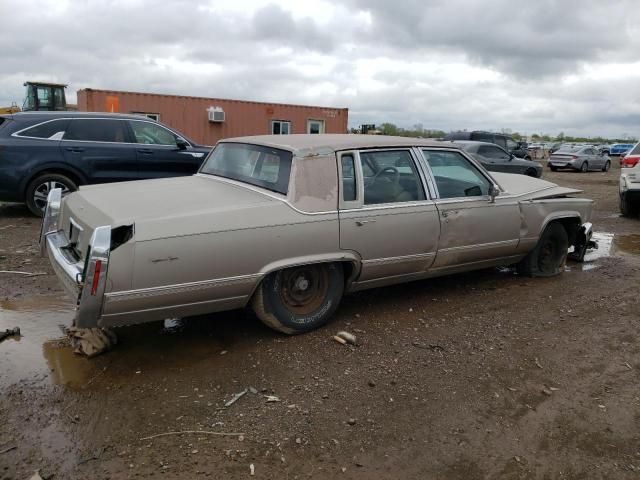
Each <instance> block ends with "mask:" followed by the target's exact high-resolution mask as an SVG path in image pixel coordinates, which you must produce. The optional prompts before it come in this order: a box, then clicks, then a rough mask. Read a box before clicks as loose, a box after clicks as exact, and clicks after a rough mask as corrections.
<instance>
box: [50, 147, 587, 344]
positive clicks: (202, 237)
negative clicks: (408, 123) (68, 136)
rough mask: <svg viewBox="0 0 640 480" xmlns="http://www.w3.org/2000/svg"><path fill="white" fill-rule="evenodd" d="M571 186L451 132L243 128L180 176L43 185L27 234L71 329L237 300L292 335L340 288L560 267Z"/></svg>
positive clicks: (575, 237)
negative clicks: (500, 159)
mask: <svg viewBox="0 0 640 480" xmlns="http://www.w3.org/2000/svg"><path fill="white" fill-rule="evenodd" d="M576 193H579V191H577V190H572V189H569V188H562V187H559V186H557V185H555V184H553V183H550V182H546V181H543V180H539V179H536V178H531V177H526V176H524V175H512V174H501V173H492V174H489V173H488V172H487V171H486V170H484V169H483V168H482V166H481V165H480V164H478V163H477V162H476V161H475V160H474V159H473V158H472V157H470V156H469V155H468V154H466V153H465V152H464V151H462V150H460V149H459V148H458V147H456V145H453V144H451V143H438V142H428V141H423V140H417V139H411V138H400V137H384V136H367V135H282V136H259V137H243V138H234V139H228V140H224V141H221V142H220V143H218V144H217V146H216V147H215V149H214V150H213V151H212V152H211V153H210V154H209V156H208V157H207V159H206V160H205V162H204V163H203V165H202V167H201V169H200V171H199V173H198V174H196V175H194V176H191V177H181V178H165V179H158V180H145V181H137V182H127V183H118V184H110V185H92V186H86V187H81V188H80V190H79V191H78V192H75V193H71V194H69V195H68V196H66V197H64V198H61V194H60V191H59V190H54V191H52V192H51V194H50V195H49V201H48V206H47V209H46V214H45V218H44V221H43V226H42V238H41V245H42V249H43V253H44V252H46V254H48V256H49V258H50V260H51V263H52V265H53V267H54V269H55V271H56V274H57V275H58V277H59V278H60V280H61V281H62V283H63V284H64V286H65V287H66V289H67V290H68V291H69V292H70V293H71V295H72V296H73V298H77V312H76V316H75V319H74V323H75V325H76V326H77V327H113V326H120V325H129V324H134V323H139V322H148V321H153V320H159V319H164V318H171V317H184V316H189V315H197V314H205V313H209V312H217V311H223V310H230V309H236V308H243V307H246V306H248V305H250V306H251V307H252V308H253V310H254V311H255V313H256V314H257V316H258V317H259V318H260V319H261V320H262V321H263V322H265V323H266V324H267V325H269V326H270V327H272V328H275V329H276V330H279V331H281V332H285V333H299V332H304V331H307V330H310V329H313V328H316V327H318V326H320V325H323V324H324V323H326V322H327V321H328V319H329V318H330V317H331V315H332V314H333V313H334V312H335V310H336V309H337V308H338V304H339V303H340V299H341V298H342V296H343V294H345V293H347V292H353V291H356V290H362V289H366V288H374V287H382V286H385V285H390V284H395V283H400V282H407V281H411V280H418V279H424V278H429V277H436V276H440V275H446V274H450V273H454V272H464V271H468V270H475V269H479V268H487V267H493V266H499V265H516V266H517V268H518V271H519V272H520V273H521V274H525V275H531V276H549V275H556V274H558V273H561V272H562V271H563V269H564V264H565V261H566V259H567V256H568V252H569V251H571V252H572V253H571V255H572V256H573V257H575V258H576V259H577V260H581V259H582V258H583V256H584V252H585V249H586V248H587V245H588V244H589V242H590V237H591V224H589V223H588V220H589V217H590V214H591V208H592V201H591V200H588V199H583V198H574V197H572V196H571V195H574V194H576Z"/></svg>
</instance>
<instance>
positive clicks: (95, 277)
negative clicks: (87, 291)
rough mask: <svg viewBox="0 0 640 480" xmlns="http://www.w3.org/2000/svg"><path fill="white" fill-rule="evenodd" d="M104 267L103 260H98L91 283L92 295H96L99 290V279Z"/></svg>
mask: <svg viewBox="0 0 640 480" xmlns="http://www.w3.org/2000/svg"><path fill="white" fill-rule="evenodd" d="M101 269H102V260H96V268H95V270H94V271H93V282H92V283H91V295H95V294H96V292H97V291H98V281H99V280H100V270H101Z"/></svg>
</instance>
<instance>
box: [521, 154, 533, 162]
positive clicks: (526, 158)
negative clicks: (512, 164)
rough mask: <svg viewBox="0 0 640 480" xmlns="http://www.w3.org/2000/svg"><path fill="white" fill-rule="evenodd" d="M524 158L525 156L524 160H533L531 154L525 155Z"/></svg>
mask: <svg viewBox="0 0 640 480" xmlns="http://www.w3.org/2000/svg"><path fill="white" fill-rule="evenodd" d="M523 158H524V160H529V161H531V160H532V158H531V156H530V155H525V156H524V157H523Z"/></svg>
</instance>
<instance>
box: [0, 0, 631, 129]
mask: <svg viewBox="0 0 640 480" xmlns="http://www.w3.org/2000/svg"><path fill="white" fill-rule="evenodd" d="M331 1H333V2H334V3H333V7H332V9H331V10H330V11H329V12H328V13H327V14H326V15H325V16H324V17H323V19H319V18H318V17H317V16H316V15H314V12H313V11H310V12H309V13H308V14H304V12H303V13H302V14H301V13H300V12H299V11H298V12H297V13H295V12H292V11H290V10H288V9H287V7H286V4H282V5H281V4H280V3H278V4H276V3H271V4H269V3H266V4H265V2H260V1H258V0H257V1H256V6H255V7H253V8H248V9H247V10H246V11H241V10H240V9H235V10H232V11H229V10H228V9H225V5H224V4H221V3H217V2H210V3H204V1H203V2H199V1H196V0H194V1H189V0H183V1H163V2H152V1H151V0H137V1H135V2H130V1H126V2H125V1H116V0H111V1H103V2H69V3H64V2H60V1H47V0H38V1H36V2H21V1H19V0H4V1H3V2H1V3H0V18H2V19H3V28H2V29H0V43H1V44H2V45H3V46H4V47H3V49H2V53H0V106H4V105H9V104H10V103H11V102H12V101H18V103H21V101H22V95H23V91H22V90H23V87H22V82H23V81H24V80H50V81H59V82H65V83H69V84H70V87H69V96H70V97H71V98H72V99H73V97H74V93H75V91H76V90H77V89H80V88H85V87H92V88H109V89H119V90H133V91H151V92H160V93H175V94H186V95H198V96H216V97H228V98H240V99H252V100H263V101H276V102H290V103H308V104H323V105H331V106H345V107H349V108H350V119H351V121H350V123H351V124H353V125H357V124H359V123H362V122H366V123H369V122H373V123H380V122H384V121H391V122H394V123H397V124H399V125H402V126H411V125H413V124H414V123H422V124H423V125H424V126H425V127H426V128H441V129H457V128H485V129H499V128H504V127H509V128H512V129H513V130H519V131H524V132H528V133H532V132H534V131H535V132H545V133H557V132H559V131H564V132H565V133H587V134H606V135H620V134H621V133H623V132H628V133H630V134H636V135H637V134H638V132H636V131H635V129H636V128H637V114H636V112H638V111H640V108H638V107H640V105H638V103H640V87H638V86H637V85H640V83H639V82H638V78H637V77H638V76H640V72H638V73H634V72H633V71H629V72H627V71H626V69H625V68H622V69H618V70H616V71H615V72H611V75H609V76H607V75H597V76H594V75H589V74H588V72H593V71H598V68H599V67H601V66H602V65H604V64H606V63H608V62H619V63H622V64H625V63H629V62H635V61H636V60H637V54H636V52H637V50H638V46H639V41H638V40H637V39H638V38H640V36H638V33H640V32H639V31H638V29H637V28H636V27H635V25H634V23H635V18H636V17H637V13H638V12H639V10H640V9H639V8H638V6H636V4H635V3H634V2H632V1H631V0H620V1H619V2H616V3H615V5H613V4H610V3H607V2H601V1H597V0H585V1H577V0H563V1H560V0H557V1H554V0H542V1H539V2H526V1H519V2H514V1H507V0H486V1H484V2H474V1H471V0H466V1H463V0H449V1H441V0H431V1H428V2H424V1H417V0H407V1H404V2H402V3H399V2H389V1H387V0H346V1H345V2H337V1H336V0H331ZM568 75H573V77H575V78H573V80H572V81H568V80H567V76H568Z"/></svg>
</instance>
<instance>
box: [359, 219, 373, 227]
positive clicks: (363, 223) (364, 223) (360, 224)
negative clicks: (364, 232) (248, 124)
mask: <svg viewBox="0 0 640 480" xmlns="http://www.w3.org/2000/svg"><path fill="white" fill-rule="evenodd" d="M367 223H376V221H375V220H356V225H357V226H359V227H362V226H363V225H366V224H367Z"/></svg>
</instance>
